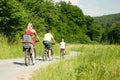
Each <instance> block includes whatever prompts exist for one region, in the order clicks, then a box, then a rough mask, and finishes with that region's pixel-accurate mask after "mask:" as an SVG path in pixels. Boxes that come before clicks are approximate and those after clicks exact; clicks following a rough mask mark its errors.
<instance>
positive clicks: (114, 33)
mask: <svg viewBox="0 0 120 80" xmlns="http://www.w3.org/2000/svg"><path fill="white" fill-rule="evenodd" d="M108 40H109V41H110V43H111V44H113V43H114V44H120V22H116V23H114V24H113V25H112V26H111V28H110V29H109V32H108Z"/></svg>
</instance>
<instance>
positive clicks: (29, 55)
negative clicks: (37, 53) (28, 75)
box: [23, 42, 33, 66]
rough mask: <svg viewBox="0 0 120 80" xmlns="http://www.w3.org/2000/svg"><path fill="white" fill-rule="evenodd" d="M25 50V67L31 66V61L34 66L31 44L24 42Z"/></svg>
mask: <svg viewBox="0 0 120 80" xmlns="http://www.w3.org/2000/svg"><path fill="white" fill-rule="evenodd" d="M23 50H24V52H25V65H26V66H28V65H30V61H31V62H32V64H33V58H32V53H31V43H28V42H27V43H24V42H23Z"/></svg>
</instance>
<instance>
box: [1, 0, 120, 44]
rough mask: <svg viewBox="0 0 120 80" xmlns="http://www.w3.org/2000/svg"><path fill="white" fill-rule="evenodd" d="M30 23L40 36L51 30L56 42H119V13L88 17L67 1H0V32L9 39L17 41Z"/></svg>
mask: <svg viewBox="0 0 120 80" xmlns="http://www.w3.org/2000/svg"><path fill="white" fill-rule="evenodd" d="M29 22H31V23H33V25H34V28H35V29H36V31H37V33H38V35H39V37H40V38H41V39H42V38H43V35H44V34H45V33H46V30H48V29H51V30H52V33H53V35H54V37H55V39H56V41H57V42H59V41H60V40H61V38H64V39H65V41H66V42H67V43H81V44H88V43H92V44H93V43H102V44H119V43H120V40H119V39H120V13H118V14H110V15H104V16H99V17H91V16H89V15H84V13H83V12H82V9H81V8H79V7H78V6H74V5H72V4H71V3H70V2H69V3H66V2H63V1H61V2H58V3H54V2H53V1H52V0H0V34H1V35H3V36H5V37H7V38H8V41H9V42H15V41H19V40H20V39H21V38H22V35H23V34H24V32H25V29H26V28H27V25H28V23H29Z"/></svg>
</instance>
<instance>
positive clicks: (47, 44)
mask: <svg viewBox="0 0 120 80" xmlns="http://www.w3.org/2000/svg"><path fill="white" fill-rule="evenodd" d="M43 44H44V45H45V47H46V48H47V49H49V50H51V43H50V41H46V40H44V41H43Z"/></svg>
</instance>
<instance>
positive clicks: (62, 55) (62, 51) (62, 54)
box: [60, 49, 65, 58]
mask: <svg viewBox="0 0 120 80" xmlns="http://www.w3.org/2000/svg"><path fill="white" fill-rule="evenodd" d="M64 55H65V51H64V49H60V58H64Z"/></svg>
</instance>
